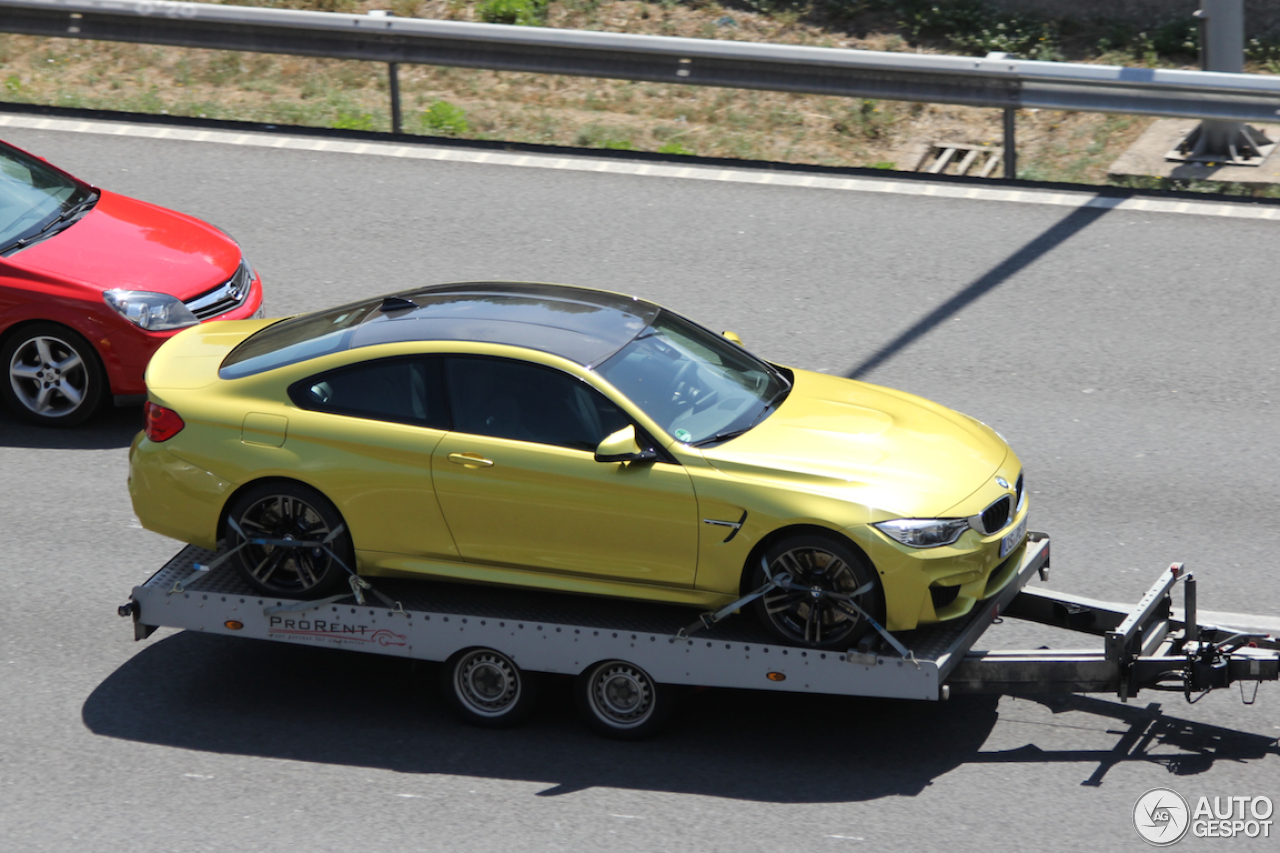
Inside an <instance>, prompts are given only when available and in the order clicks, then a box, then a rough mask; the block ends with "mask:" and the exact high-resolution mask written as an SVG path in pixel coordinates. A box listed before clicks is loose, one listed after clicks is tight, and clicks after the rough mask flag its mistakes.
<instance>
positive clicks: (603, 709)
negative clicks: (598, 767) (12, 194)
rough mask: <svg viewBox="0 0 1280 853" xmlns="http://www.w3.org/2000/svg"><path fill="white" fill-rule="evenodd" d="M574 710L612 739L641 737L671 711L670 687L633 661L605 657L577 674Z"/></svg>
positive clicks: (656, 726)
mask: <svg viewBox="0 0 1280 853" xmlns="http://www.w3.org/2000/svg"><path fill="white" fill-rule="evenodd" d="M575 693H576V696H575V698H576V699H577V704H578V710H579V711H580V712H581V713H582V716H583V718H584V719H585V720H586V721H587V725H589V726H591V728H593V729H595V730H596V732H598V733H599V734H602V735H604V736H605V737H609V738H613V739H615V740H641V739H643V738H647V737H650V736H651V735H653V734H654V733H655V732H657V731H658V729H660V728H661V727H662V725H663V723H665V722H666V721H667V717H669V716H670V715H671V706H672V700H673V698H674V697H673V691H672V690H671V687H670V686H669V685H666V684H658V683H657V682H655V681H654V680H653V679H652V678H650V677H649V673H647V672H645V671H644V670H643V669H641V668H640V667H638V666H636V665H635V664H633V663H627V662H626V661H622V660H607V661H602V662H600V663H598V664H595V665H594V666H592V667H590V668H588V669H587V671H586V672H584V673H582V674H581V675H580V676H578V680H577V683H576V685H575Z"/></svg>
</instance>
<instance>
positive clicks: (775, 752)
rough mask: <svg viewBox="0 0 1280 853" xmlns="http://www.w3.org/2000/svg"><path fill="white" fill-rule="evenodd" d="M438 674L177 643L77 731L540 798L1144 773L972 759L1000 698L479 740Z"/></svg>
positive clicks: (1194, 729)
mask: <svg viewBox="0 0 1280 853" xmlns="http://www.w3.org/2000/svg"><path fill="white" fill-rule="evenodd" d="M438 671H439V668H438V667H437V666H433V665H429V664H423V663H416V662H413V661H405V660H401V659H397V658H391V657H381V656H375V655H361V654H357V653H353V652H346V651H339V650H329V649H314V648H307V647H301V646H290V645H284V644H273V643H263V642H259V641H256V640H249V639H239V638H233V637H225V636H215V635H208V634H197V633H193V632H183V633H179V634H175V635H173V636H170V637H167V638H165V639H163V640H160V641H159V642H156V643H154V644H152V645H150V646H149V647H147V648H145V649H143V650H142V651H141V652H139V653H138V654H137V655H136V656H134V657H133V658H132V659H131V660H130V661H129V662H127V663H126V664H124V665H123V666H122V667H120V668H119V669H118V670H117V671H116V672H115V673H113V674H112V675H111V676H110V677H109V678H107V679H106V680H105V681H104V682H103V683H102V684H101V685H99V687H98V688H97V689H96V690H94V692H93V693H92V694H91V695H90V696H89V698H88V699H87V700H86V702H85V704H84V707H83V710H82V716H83V720H84V723H85V725H86V726H87V727H88V728H89V729H90V730H91V731H93V732H94V733H95V734H99V735H103V736H106V737H113V738H120V739H123V740H130V741H136V742H142V743H148V744H156V745H161V746H173V747H179V748H183V749H193V750H200V751H205V752H215V753H225V754H235V755H252V756H259V757H263V758H284V759H290V760H295V761H307V762H318V763H324V764H336V765H348V766H355V767H376V768H381V769H389V770H395V771H398V772H402V773H432V774H452V775H463V776H476V777H484V778H497V779H511V780H518V781H532V782H542V783H546V785H547V788H546V789H544V790H543V791H542V792H541V793H540V796H555V795H559V794H565V793H571V792H574V791H580V790H584V789H588V788H593V787H611V788H627V789H637V790H652V791H662V792H672V793H692V794H703V795H709V796H715V797H728V798H732V799H740V800H748V801H756V802H772V803H821V802H855V801H866V800H873V799H878V798H882V797H887V796H915V795H918V794H919V793H921V792H922V791H923V790H924V789H925V788H927V787H928V786H929V785H930V784H932V782H933V780H935V779H937V778H938V777H940V776H943V775H945V774H947V773H949V772H951V771H953V770H956V769H958V768H960V767H962V766H964V765H967V764H973V763H989V762H1054V761H1080V760H1094V759H1095V758H1096V759H1097V760H1098V761H1100V762H1102V764H1103V766H1104V767H1108V768H1109V767H1110V766H1114V765H1115V764H1117V763H1120V762H1124V761H1151V760H1153V759H1152V758H1150V757H1148V756H1146V755H1143V754H1142V753H1141V750H1134V749H1132V748H1131V747H1125V748H1124V749H1121V748H1120V747H1119V746H1118V747H1117V749H1116V750H1113V751H1111V752H1106V753H1105V754H1102V755H1096V754H1095V753H1092V752H1084V753H1081V752H1076V751H1070V752H1065V753H1052V752H1043V751H1040V750H1038V749H1037V748H1036V747H1034V746H1028V747H1024V748H1022V749H1018V750H1012V751H1006V752H999V753H984V752H983V751H982V747H983V745H984V744H985V743H986V742H987V740H988V738H989V737H990V735H991V732H992V730H993V728H994V727H995V725H996V723H997V721H998V713H997V706H998V702H999V699H998V697H994V696H992V697H985V696H984V697H972V696H971V697H961V698H957V699H953V700H951V701H950V702H946V703H928V702H907V701H890V700H868V699H850V698H841V697H830V696H808V695H801V694H779V693H765V692H758V691H751V692H746V691H737V690H706V691H701V692H696V693H694V694H693V695H691V696H689V697H688V698H686V700H685V702H684V703H683V706H682V707H681V708H679V709H677V713H676V714H675V715H674V717H673V719H672V721H671V724H670V725H669V727H668V728H667V729H666V730H664V731H663V732H662V733H661V734H660V735H659V736H658V737H657V738H656V739H654V740H651V741H647V742H645V743H644V744H629V743H616V742H612V741H607V740H603V739H601V738H599V737H597V736H596V735H594V734H592V733H591V732H590V731H588V730H587V729H586V727H585V726H583V725H582V724H581V723H580V722H579V720H578V719H577V714H576V713H575V711H574V709H573V707H572V705H573V703H572V701H571V697H570V690H569V689H568V688H569V683H568V682H569V679H568V678H558V679H551V680H550V683H548V684H547V685H546V689H545V691H544V695H543V696H542V702H541V704H540V708H539V711H538V713H537V715H536V716H535V718H534V719H533V720H531V721H529V722H528V723H527V724H526V725H524V726H522V727H519V728H516V729H510V730H503V731H485V730H480V729H475V728H472V727H470V726H467V725H465V724H463V723H461V722H458V721H456V720H455V719H454V718H453V717H452V716H450V715H449V714H448V712H447V711H446V709H445V707H444V703H443V701H442V698H441V696H440V693H439V690H438V688H437V686H436V680H437V676H438ZM1069 698H1070V699H1072V700H1074V699H1075V698H1076V697H1069ZM1079 701H1080V702H1082V703H1085V704H1082V705H1077V706H1071V707H1070V708H1068V710H1081V709H1083V710H1093V709H1094V705H1092V704H1089V703H1093V702H1096V703H1097V706H1098V708H1099V709H1100V711H1099V712H1102V713H1109V714H1112V715H1115V716H1119V717H1120V718H1121V719H1126V720H1128V719H1130V717H1132V715H1133V714H1136V715H1137V716H1136V717H1132V720H1133V721H1134V722H1133V723H1132V725H1131V731H1139V732H1140V733H1139V734H1138V735H1137V736H1138V737H1139V738H1140V739H1141V738H1143V737H1146V739H1147V741H1150V740H1151V739H1152V737H1154V738H1155V739H1156V740H1158V741H1160V742H1165V743H1172V744H1176V745H1177V746H1178V747H1179V748H1181V749H1185V750H1188V754H1189V755H1190V756H1191V758H1190V759H1189V761H1190V762H1192V763H1194V762H1199V763H1200V764H1201V765H1205V766H1207V765H1211V764H1212V763H1213V762H1214V761H1215V760H1219V759H1221V760H1229V761H1241V760H1247V759H1253V758H1257V757H1260V756H1264V755H1268V756H1269V755H1275V754H1277V752H1276V748H1275V742H1274V741H1267V740H1266V739H1264V738H1260V737H1257V736H1253V735H1247V734H1240V733H1235V732H1229V731H1226V730H1222V729H1217V728H1215V727H1211V726H1202V725H1200V724H1198V723H1190V722H1185V721H1167V722H1168V725H1167V726H1166V727H1165V728H1164V729H1160V727H1159V726H1156V725H1155V724H1154V723H1153V722H1152V720H1153V717H1152V713H1153V712H1150V711H1145V710H1143V709H1141V708H1130V707H1128V706H1124V707H1123V709H1122V710H1121V711H1117V712H1113V711H1112V710H1111V709H1112V708H1114V707H1116V706H1114V705H1113V704H1112V703H1108V702H1103V701H1100V700H1087V699H1081V700H1079ZM1126 715H1130V716H1126ZM1154 719H1159V715H1158V714H1156V715H1155V717H1154ZM1143 721H1145V722H1143ZM1139 726H1142V727H1141V728H1139ZM1162 732H1167V733H1165V734H1162ZM1132 736H1133V735H1132V734H1131V735H1129V736H1127V737H1132ZM1122 743H1128V741H1127V740H1124V739H1122ZM1082 756H1083V759H1082ZM1188 766H1191V765H1190V764H1189V765H1188ZM1104 772H1105V771H1104ZM1095 776H1097V777H1098V779H1099V780H1101V776H1102V773H1101V772H1100V773H1096V774H1095Z"/></svg>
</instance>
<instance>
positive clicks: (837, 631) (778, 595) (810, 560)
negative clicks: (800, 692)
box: [750, 534, 884, 649]
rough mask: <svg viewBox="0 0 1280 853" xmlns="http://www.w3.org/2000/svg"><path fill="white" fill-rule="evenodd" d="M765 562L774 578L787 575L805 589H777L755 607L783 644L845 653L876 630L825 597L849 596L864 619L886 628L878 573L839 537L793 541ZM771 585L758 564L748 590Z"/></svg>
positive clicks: (781, 545) (805, 537)
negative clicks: (839, 650)
mask: <svg viewBox="0 0 1280 853" xmlns="http://www.w3.org/2000/svg"><path fill="white" fill-rule="evenodd" d="M764 560H766V561H767V562H768V565H769V572H770V573H771V574H772V575H773V576H774V578H777V577H778V576H779V575H781V574H783V573H785V574H787V575H790V577H791V580H792V583H794V584H796V585H797V586H800V587H803V589H799V590H797V589H789V590H787V589H775V590H773V591H772V592H770V593H767V594H765V595H763V596H761V597H760V598H758V599H756V601H755V604H754V607H755V609H756V615H757V616H758V617H759V619H760V621H761V622H762V623H763V624H764V626H765V627H766V628H767V629H768V630H769V632H770V633H772V634H773V635H774V636H776V637H777V638H778V639H780V640H782V641H783V642H786V643H792V644H795V645H802V646H808V647H809V648H815V649H845V648H849V647H850V646H852V645H853V644H854V643H856V642H857V641H858V640H860V639H861V638H862V637H863V636H865V635H866V634H867V633H868V632H870V631H871V630H872V627H871V623H870V622H869V621H868V620H867V618H866V616H864V615H860V614H858V613H857V611H855V610H851V609H849V608H847V607H846V606H845V605H844V603H843V602H842V601H841V600H839V599H836V598H832V597H830V596H829V595H825V594H824V593H837V594H844V595H851V596H852V600H853V602H854V603H855V604H857V606H858V607H859V608H860V609H861V610H862V611H863V613H864V614H866V615H869V616H871V618H873V619H875V620H876V621H877V622H879V623H881V624H883V622H884V595H883V593H882V591H881V588H880V583H879V580H878V579H877V577H876V574H875V571H874V570H872V568H871V567H870V566H868V565H867V563H866V561H865V560H864V559H863V558H862V557H861V556H859V555H858V554H857V553H855V552H854V550H853V549H852V548H850V547H849V546H848V545H846V544H844V543H842V542H840V541H839V540H838V539H836V538H835V537H831V536H823V535H820V534H802V535H797V536H790V537H787V538H786V539H783V540H781V541H780V542H778V543H776V544H775V545H773V546H772V547H770V548H769V549H768V550H767V551H766V552H765V554H764ZM767 580H768V578H767V577H766V575H765V572H764V567H763V566H762V565H760V564H757V565H756V566H755V567H754V568H753V569H752V575H751V587H750V588H751V589H759V588H760V587H761V586H763V585H764V584H765V582H766V581H767ZM858 590H864V591H863V592H861V593H858ZM855 593H857V594H855Z"/></svg>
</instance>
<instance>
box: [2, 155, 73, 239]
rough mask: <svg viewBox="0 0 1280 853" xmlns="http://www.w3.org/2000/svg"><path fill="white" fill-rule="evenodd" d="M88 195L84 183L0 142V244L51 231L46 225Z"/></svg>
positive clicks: (50, 223)
mask: <svg viewBox="0 0 1280 853" xmlns="http://www.w3.org/2000/svg"><path fill="white" fill-rule="evenodd" d="M92 195H93V190H92V189H90V188H89V187H88V186H86V185H85V184H82V183H80V182H79V181H76V180H75V179H74V178H71V177H68V176H67V175H64V174H62V173H61V172H59V171H57V170H56V169H51V168H49V166H48V165H46V164H45V163H44V162H43V161H41V160H39V159H38V158H35V157H32V156H30V155H28V154H24V153H22V152H21V151H18V150H17V149H14V148H10V147H8V146H6V145H0V247H3V248H4V250H9V249H17V248H21V247H22V246H23V245H25V244H26V243H27V242H28V241H30V242H34V241H32V240H31V238H33V237H36V236H37V235H39V234H40V233H41V232H43V231H45V230H46V229H47V230H49V231H52V230H53V229H51V228H50V227H49V226H51V225H52V224H53V223H54V222H56V221H57V220H58V219H59V217H61V216H62V215H63V214H64V213H66V212H68V211H70V210H71V209H73V208H75V207H76V206H77V205H80V204H81V203H82V202H84V201H86V200H87V199H88V198H90V196H92ZM20 240H21V241H23V242H22V243H21V244H19V243H18V241H20ZM15 244H17V245H15Z"/></svg>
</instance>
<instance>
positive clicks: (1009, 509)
mask: <svg viewBox="0 0 1280 853" xmlns="http://www.w3.org/2000/svg"><path fill="white" fill-rule="evenodd" d="M1012 517H1013V498H1011V497H1009V496H1008V495H1005V496H1004V497H1002V498H1001V499H1000V500H998V501H996V502H995V503H993V504H992V505H991V506H989V507H987V508H986V509H984V510H983V511H982V530H983V532H984V533H986V534H988V535H990V534H992V533H995V532H996V531H997V530H1000V529H1002V528H1003V527H1004V526H1005V525H1006V524H1008V523H1009V519H1010V518H1012Z"/></svg>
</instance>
